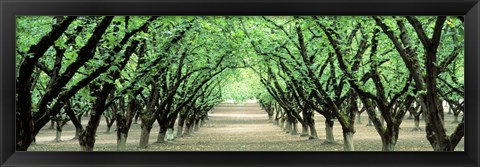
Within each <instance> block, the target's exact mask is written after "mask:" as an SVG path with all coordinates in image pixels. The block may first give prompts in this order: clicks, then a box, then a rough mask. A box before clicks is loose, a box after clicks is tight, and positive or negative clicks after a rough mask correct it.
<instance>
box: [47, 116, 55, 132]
mask: <svg viewBox="0 0 480 167" xmlns="http://www.w3.org/2000/svg"><path fill="white" fill-rule="evenodd" d="M50 122H51V123H50V127H48V129H50V130H53V129H55V121H54V120H53V119H52V120H51V121H50Z"/></svg>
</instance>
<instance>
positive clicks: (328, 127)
mask: <svg viewBox="0 0 480 167" xmlns="http://www.w3.org/2000/svg"><path fill="white" fill-rule="evenodd" d="M333 124H334V122H333V121H332V120H328V119H327V120H325V133H326V140H325V143H326V144H330V143H334V142H335V138H334V137H333Z"/></svg>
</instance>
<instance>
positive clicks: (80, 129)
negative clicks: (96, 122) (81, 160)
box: [72, 127, 83, 140]
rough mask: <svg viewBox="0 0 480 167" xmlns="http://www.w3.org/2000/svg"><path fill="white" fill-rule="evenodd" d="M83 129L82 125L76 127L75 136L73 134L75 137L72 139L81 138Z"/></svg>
mask: <svg viewBox="0 0 480 167" xmlns="http://www.w3.org/2000/svg"><path fill="white" fill-rule="evenodd" d="M82 130H83V128H82V127H79V128H75V136H73V139H72V140H76V139H78V138H79V136H80V134H81V133H82Z"/></svg>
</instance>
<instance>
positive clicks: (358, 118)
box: [355, 112, 362, 124]
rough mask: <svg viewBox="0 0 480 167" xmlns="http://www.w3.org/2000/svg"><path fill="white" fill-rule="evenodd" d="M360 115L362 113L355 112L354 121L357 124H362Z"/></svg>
mask: <svg viewBox="0 0 480 167" xmlns="http://www.w3.org/2000/svg"><path fill="white" fill-rule="evenodd" d="M361 115H362V113H360V112H357V121H355V122H357V123H358V124H362V119H361Z"/></svg>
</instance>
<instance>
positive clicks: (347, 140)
mask: <svg viewBox="0 0 480 167" xmlns="http://www.w3.org/2000/svg"><path fill="white" fill-rule="evenodd" d="M343 149H344V151H355V147H354V145H353V132H345V131H344V132H343Z"/></svg>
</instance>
